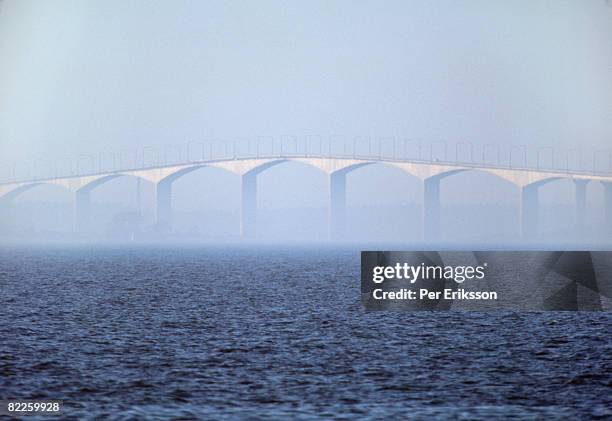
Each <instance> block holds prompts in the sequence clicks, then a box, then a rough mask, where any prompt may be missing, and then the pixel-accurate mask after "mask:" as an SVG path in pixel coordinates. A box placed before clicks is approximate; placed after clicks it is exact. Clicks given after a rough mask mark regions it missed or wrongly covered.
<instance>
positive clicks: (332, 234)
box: [327, 171, 346, 240]
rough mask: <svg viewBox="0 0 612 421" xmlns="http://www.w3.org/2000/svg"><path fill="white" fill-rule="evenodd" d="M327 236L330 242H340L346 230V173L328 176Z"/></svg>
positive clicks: (339, 172)
mask: <svg viewBox="0 0 612 421" xmlns="http://www.w3.org/2000/svg"><path fill="white" fill-rule="evenodd" d="M327 223H328V234H329V239H330V240H341V239H343V238H344V236H345V230H346V173H345V172H343V171H336V172H334V173H332V174H330V176H329V211H328V222H327Z"/></svg>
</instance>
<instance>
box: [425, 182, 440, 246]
mask: <svg viewBox="0 0 612 421" xmlns="http://www.w3.org/2000/svg"><path fill="white" fill-rule="evenodd" d="M439 238H440V177H429V178H426V179H425V181H424V183H423V239H424V240H425V241H431V240H437V239H439Z"/></svg>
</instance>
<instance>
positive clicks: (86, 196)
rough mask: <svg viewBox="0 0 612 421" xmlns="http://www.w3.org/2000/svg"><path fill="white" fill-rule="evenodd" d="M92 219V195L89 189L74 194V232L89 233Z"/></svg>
mask: <svg viewBox="0 0 612 421" xmlns="http://www.w3.org/2000/svg"><path fill="white" fill-rule="evenodd" d="M90 217H91V195H90V191H89V190H88V189H80V190H77V191H75V192H74V204H73V217H72V221H73V225H72V226H73V231H74V232H75V233H83V232H87V231H89V228H90V222H91V221H90Z"/></svg>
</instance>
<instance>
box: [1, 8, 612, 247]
mask: <svg viewBox="0 0 612 421" xmlns="http://www.w3.org/2000/svg"><path fill="white" fill-rule="evenodd" d="M0 5H1V11H0V165H1V167H0V177H1V178H3V180H4V181H6V180H7V179H9V178H10V177H11V174H13V173H14V172H15V171H16V172H17V173H20V171H21V173H25V172H24V171H25V170H24V168H26V167H27V166H28V165H33V164H32V163H36V162H40V161H42V160H51V161H53V160H56V161H57V160H66V159H72V160H76V159H77V158H78V157H79V156H83V155H96V156H97V155H98V154H99V153H101V152H112V153H120V152H121V151H128V152H129V151H136V150H140V151H142V150H143V148H145V147H151V146H158V147H161V146H162V145H184V144H185V143H186V142H191V141H195V142H203V141H210V140H214V141H216V142H218V143H220V144H223V143H228V144H229V143H230V142H232V143H233V142H235V141H238V142H242V143H244V142H246V140H248V139H257V138H261V137H262V136H265V137H273V138H274V139H281V138H282V137H283V136H297V137H303V136H313V135H316V136H321V137H322V138H324V139H326V141H330V142H338V144H340V142H341V141H342V140H341V139H349V140H350V139H353V138H355V137H357V136H359V137H372V138H375V139H381V138H384V139H397V140H398V141H400V140H405V139H416V140H419V141H420V142H422V143H423V144H424V145H426V144H428V143H430V142H441V141H444V142H447V143H448V144H449V145H454V144H455V143H457V142H470V143H471V144H473V145H475V147H476V148H477V149H478V148H480V149H478V150H482V148H483V147H484V145H496V146H498V147H500V148H505V149H504V150H506V151H507V150H510V148H512V147H513V146H518V145H529V147H530V148H531V149H530V150H531V152H530V159H531V160H533V159H537V158H534V156H535V154H536V153H537V150H538V148H543V147H554V148H555V149H556V150H557V151H558V155H557V156H558V158H557V159H558V161H560V162H565V160H570V159H571V160H574V161H575V160H576V159H577V158H576V156H578V155H577V152H575V150H582V151H584V152H583V154H582V155H581V156H582V157H583V159H584V161H585V163H584V166H585V167H584V168H586V169H588V168H589V165H592V162H591V161H593V159H595V160H597V159H598V158H597V157H598V156H602V157H604V158H603V160H602V161H600V165H603V169H610V168H609V163H606V161H605V157H606V156H607V155H606V154H603V153H602V152H599V151H601V150H610V149H612V143H611V139H612V120H611V119H610V116H611V115H612V76H611V75H612V7H611V6H610V5H609V4H608V2H606V1H604V0H582V1H574V0H555V1H552V0H551V1H541V0H524V1H523V0H520V1H519V0H516V1H511V2H509V1H490V0H481V1H475V0H474V1H451V0H448V1H443V0H440V1H436V2H431V1H425V0H423V1H384V2H380V1H340V0H336V1H309V2H281V1H260V2H248V1H244V2H239V1H232V2H227V1H202V2H199V1H198V2H196V1H165V2H161V1H130V2H125V1H63V0H57V1H48V2H47V1H29V0H19V1H17V0H4V1H2V2H0ZM340 135H341V136H340ZM329 139H331V140H329ZM451 150H452V146H451ZM568 151H570V152H569V154H570V157H569V158H568V157H567V155H566V154H567V153H568ZM571 151H574V152H571ZM128 152H126V153H128ZM593 153H595V154H596V155H595V156H594V155H593ZM34 165H36V164H34ZM606 166H608V167H607V168H606ZM15 169H16V170H15ZM257 182H258V191H257V194H258V208H259V209H258V215H257V216H258V228H257V229H258V238H259V239H260V240H270V241H306V240H311V241H319V240H325V239H326V238H327V230H328V228H327V217H328V211H327V206H328V180H327V178H326V176H325V175H324V174H323V173H322V172H320V171H318V170H316V169H314V168H312V167H309V166H307V165H305V164H302V163H296V162H289V163H283V164H280V165H278V166H275V167H273V168H270V169H268V170H266V171H264V172H262V173H261V174H260V175H259V176H258V181H257ZM603 190H604V189H603V187H602V185H601V183H595V182H593V183H589V185H588V188H587V222H586V227H585V229H584V230H583V231H580V232H578V231H577V230H576V227H575V216H576V215H575V212H576V211H575V202H574V198H575V190H574V185H573V183H572V182H571V181H568V180H565V181H555V182H552V183H549V184H546V185H545V186H543V187H542V188H541V189H540V236H539V240H540V241H555V240H559V241H566V242H567V241H575V242H595V243H606V242H609V240H610V238H612V237H611V235H612V234H610V232H609V231H607V227H608V225H609V223H610V221H607V220H606V216H605V206H604V199H603V198H604V192H603ZM154 197H155V196H154V188H153V185H151V184H150V183H147V182H140V183H139V182H138V181H137V179H136V178H132V177H122V178H118V179H115V180H112V181H110V182H108V183H105V184H103V185H102V186H100V187H98V188H96V189H95V191H94V192H93V193H92V197H91V200H92V204H93V205H92V219H93V224H92V226H91V232H89V233H88V235H87V236H83V235H77V234H75V233H72V228H73V223H72V207H73V204H72V201H73V196H72V194H71V193H70V192H68V191H67V190H64V189H62V188H60V187H57V186H46V185H44V186H39V187H36V188H34V189H32V190H30V191H28V192H26V193H23V194H21V195H20V196H19V197H18V198H16V199H15V200H14V201H13V202H12V203H10V205H9V204H7V203H0V238H1V239H4V240H5V241H6V240H15V239H53V240H65V239H75V238H78V239H84V240H100V241H102V240H118V241H132V240H133V239H135V240H142V241H145V240H159V239H161V240H166V239H167V240H179V241H180V240H205V241H234V240H237V239H238V238H239V225H240V178H239V177H238V176H236V175H233V174H230V173H228V172H226V171H223V170H220V169H215V168H204V169H201V170H197V171H195V172H193V173H190V174H187V175H185V176H183V177H181V178H180V179H179V180H177V181H176V182H175V183H174V185H173V217H172V220H173V224H172V230H171V232H166V233H164V235H163V236H161V237H160V235H159V233H156V232H154V230H153V229H152V228H151V227H152V225H153V224H154ZM441 200H442V217H441V239H440V240H441V241H445V242H452V241H465V242H485V243H504V242H513V241H518V240H519V238H518V224H519V222H518V221H519V206H520V191H519V189H518V188H517V187H516V186H514V185H512V184H510V183H508V182H507V181H504V180H501V179H499V178H497V177H495V176H493V175H491V174H485V173H480V172H477V171H473V172H465V173H461V174H457V175H453V176H451V177H448V178H445V179H444V180H443V182H442V187H441ZM422 204H423V186H422V182H421V181H419V180H418V179H416V178H414V177H412V176H410V175H408V174H406V173H403V172H402V171H400V170H398V169H397V168H391V167H389V166H385V165H382V164H376V165H371V166H367V167H363V168H360V169H357V170H355V171H353V172H351V173H349V174H348V176H347V214H346V218H347V221H346V224H347V230H346V238H345V240H347V241H352V242H357V241H399V242H415V241H420V239H421V238H422V230H423V227H422V225H423V223H422V216H421V212H422V206H423V205H422Z"/></svg>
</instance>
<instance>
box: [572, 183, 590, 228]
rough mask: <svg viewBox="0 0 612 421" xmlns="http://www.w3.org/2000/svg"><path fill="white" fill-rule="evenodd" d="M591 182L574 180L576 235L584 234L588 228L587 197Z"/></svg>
mask: <svg viewBox="0 0 612 421" xmlns="http://www.w3.org/2000/svg"><path fill="white" fill-rule="evenodd" d="M587 184H589V180H574V185H575V186H576V233H577V234H584V231H585V228H586V195H587V191H586V188H587Z"/></svg>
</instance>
